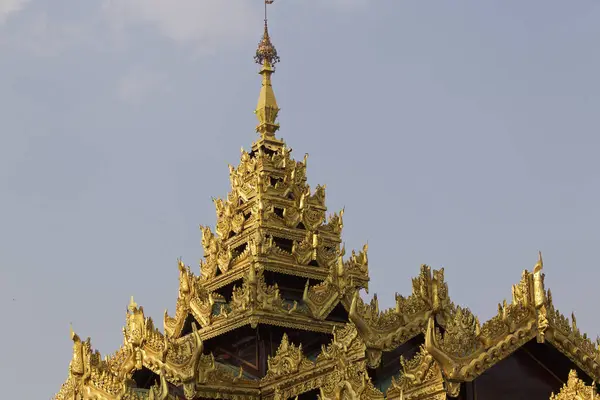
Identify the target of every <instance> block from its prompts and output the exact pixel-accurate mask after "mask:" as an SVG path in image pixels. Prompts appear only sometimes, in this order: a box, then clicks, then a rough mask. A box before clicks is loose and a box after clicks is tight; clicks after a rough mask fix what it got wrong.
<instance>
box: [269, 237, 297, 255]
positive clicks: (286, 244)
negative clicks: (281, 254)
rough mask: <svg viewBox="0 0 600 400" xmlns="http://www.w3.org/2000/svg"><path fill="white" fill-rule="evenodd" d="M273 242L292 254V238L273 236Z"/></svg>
mask: <svg viewBox="0 0 600 400" xmlns="http://www.w3.org/2000/svg"><path fill="white" fill-rule="evenodd" d="M273 243H275V246H277V247H279V248H280V249H281V250H284V251H287V252H288V253H290V254H291V253H292V247H293V245H294V242H293V241H292V240H290V239H284V238H279V237H275V236H273Z"/></svg>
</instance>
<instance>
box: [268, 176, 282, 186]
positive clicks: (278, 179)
mask: <svg viewBox="0 0 600 400" xmlns="http://www.w3.org/2000/svg"><path fill="white" fill-rule="evenodd" d="M269 179H270V181H269V182H270V183H271V186H273V187H275V186H276V185H277V184H278V183H281V182H283V179H282V178H276V177H274V176H270V177H269Z"/></svg>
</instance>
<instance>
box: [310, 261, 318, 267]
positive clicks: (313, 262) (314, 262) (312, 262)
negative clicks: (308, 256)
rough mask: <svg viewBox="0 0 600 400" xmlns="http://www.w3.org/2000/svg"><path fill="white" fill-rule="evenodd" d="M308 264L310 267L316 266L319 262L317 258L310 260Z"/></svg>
mask: <svg viewBox="0 0 600 400" xmlns="http://www.w3.org/2000/svg"><path fill="white" fill-rule="evenodd" d="M308 265H310V266H311V267H318V266H319V263H318V262H317V260H310V262H309V263H308Z"/></svg>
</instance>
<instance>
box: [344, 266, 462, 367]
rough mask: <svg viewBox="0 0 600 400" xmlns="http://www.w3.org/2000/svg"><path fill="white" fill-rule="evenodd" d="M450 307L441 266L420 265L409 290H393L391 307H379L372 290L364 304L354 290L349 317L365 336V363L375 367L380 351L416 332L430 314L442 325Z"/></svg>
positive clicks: (403, 341) (399, 343) (410, 336)
mask: <svg viewBox="0 0 600 400" xmlns="http://www.w3.org/2000/svg"><path fill="white" fill-rule="evenodd" d="M453 308H454V305H453V304H452V302H451V301H450V297H449V295H448V284H447V283H446V282H445V280H444V269H443V268H441V269H439V270H432V269H431V268H430V267H429V266H427V265H421V269H420V273H419V275H418V276H417V277H416V278H413V280H412V294H411V295H410V296H408V297H404V296H401V295H399V294H398V293H396V305H395V307H392V308H390V309H387V310H384V311H379V305H378V300H377V295H376V294H375V295H374V297H373V300H371V303H370V304H366V303H365V302H364V301H363V300H362V299H361V298H360V296H359V294H358V292H356V293H354V295H353V296H352V298H351V305H350V307H349V317H350V320H351V321H352V322H353V323H354V324H355V325H356V327H357V329H358V331H359V332H360V334H361V337H362V338H363V340H365V343H366V345H367V348H368V351H367V354H368V360H369V366H370V367H371V368H375V367H376V366H377V365H379V362H380V360H381V355H382V352H383V351H391V350H393V349H395V348H396V347H398V346H399V345H401V344H402V343H405V342H406V341H408V340H410V339H412V338H414V337H415V336H417V335H419V334H420V333H421V332H423V331H424V330H425V328H426V326H427V323H428V320H429V319H430V318H434V317H435V319H436V320H437V321H438V323H440V324H441V325H442V326H444V325H445V321H446V320H447V319H448V316H449V315H450V314H451V312H452V310H453Z"/></svg>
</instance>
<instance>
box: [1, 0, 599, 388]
mask: <svg viewBox="0 0 600 400" xmlns="http://www.w3.org/2000/svg"><path fill="white" fill-rule="evenodd" d="M367 4H369V6H367ZM271 8H272V10H271V11H272V12H271V16H272V18H271V24H270V26H271V33H272V37H273V41H274V43H275V45H276V46H277V48H278V50H279V52H280V55H281V58H282V62H281V64H280V66H279V68H278V71H277V73H276V75H275V76H274V87H275V92H276V95H277V98H278V102H279V105H280V107H281V108H282V111H281V113H280V122H281V126H282V129H281V131H280V132H281V135H282V136H283V138H284V139H286V141H287V142H288V144H289V145H290V146H291V147H292V148H293V149H294V154H295V155H296V157H298V158H300V157H302V155H303V154H304V153H305V152H308V153H310V158H309V164H308V165H309V170H308V174H309V182H310V183H311V184H312V185H313V186H315V185H316V184H317V183H321V184H326V185H327V195H328V200H327V201H328V205H329V209H330V211H337V210H339V209H341V208H342V207H343V206H345V207H346V213H345V215H344V217H345V228H344V239H345V241H346V244H347V247H348V248H360V247H361V246H362V244H363V243H364V242H366V241H368V242H369V249H370V251H369V258H370V270H371V277H372V283H371V289H372V290H371V293H373V292H377V293H378V295H379V298H380V303H381V305H382V306H391V305H392V302H393V299H394V292H396V291H399V292H401V293H403V294H409V293H410V286H411V278H412V277H414V276H415V275H417V274H418V272H419V265H420V264H421V263H427V264H430V265H432V266H433V267H435V268H438V267H441V266H443V267H445V268H446V278H447V281H448V282H449V286H450V294H451V297H452V299H453V300H454V301H455V302H457V303H459V304H462V305H467V306H469V307H470V308H471V309H472V310H473V311H474V312H475V313H476V314H477V315H479V316H480V318H481V319H482V320H485V319H488V318H489V317H491V316H492V315H493V314H494V313H495V312H496V309H497V303H498V302H500V301H502V300H503V299H504V298H508V297H510V293H511V290H510V288H511V285H512V284H513V283H516V282H518V281H519V279H520V275H521V270H522V269H524V268H529V269H530V268H532V267H533V265H534V263H535V261H536V258H537V251H538V250H542V251H543V253H544V261H545V271H546V284H547V286H548V287H549V288H551V289H552V291H553V295H554V299H555V302H556V303H557V305H558V307H559V308H560V309H561V310H562V311H563V313H565V314H570V313H571V311H572V310H576V315H577V316H578V325H579V326H580V327H581V328H582V329H583V330H584V331H586V332H588V334H590V335H591V336H592V337H596V334H598V333H600V322H599V321H600V320H599V319H598V312H597V308H596V307H597V306H598V304H599V303H600V302H599V300H600V298H599V297H600V296H599V295H598V289H597V287H598V283H599V282H600V271H599V269H600V264H599V263H598V260H597V256H596V249H597V248H598V247H599V246H600V233H599V232H598V226H600V212H599V211H598V210H599V207H598V204H600V185H599V175H598V171H599V170H600V159H599V157H598V148H599V147H600V139H599V138H598V134H599V127H600V121H599V119H600V112H599V104H600V78H599V77H598V74H599V71H600V50H599V49H600V47H599V45H598V43H599V39H600V3H598V2H597V1H592V0H590V1H585V0H578V1H572V2H565V1H552V0H544V1H541V0H540V1H533V0H529V1H505V0H503V1H471V2H467V1H459V0H454V1H445V2H441V1H439V2H434V1H429V2H426V1H400V0H370V1H366V0H365V1H362V0H353V1H349V0H315V1H306V0H279V1H276V3H275V4H274V5H273V6H272V7H271ZM261 13H262V2H261V0H168V1H167V0H105V1H101V0H87V1H72V0H68V1H67V0H29V1H23V0H0V21H1V22H0V54H1V55H0V109H1V110H2V112H1V114H0V115H1V120H2V133H1V134H0V188H1V189H2V191H1V195H0V268H1V269H0V315H1V316H2V319H3V321H4V323H3V324H2V325H3V326H2V329H1V332H2V333H1V334H0V335H1V339H2V341H1V342H2V343H3V344H4V347H5V349H4V351H3V354H2V355H1V356H0V387H2V388H4V394H5V396H6V397H10V398H15V399H37V398H49V397H50V396H51V395H52V394H53V393H55V392H56V391H57V390H58V389H59V387H60V385H61V383H62V382H63V380H64V379H65V378H66V376H67V368H68V363H69V360H70V358H71V341H70V339H69V336H68V333H69V322H72V323H73V326H74V328H75V330H76V331H77V332H78V333H79V334H80V335H81V336H83V337H87V336H91V337H92V343H93V345H94V347H96V348H97V349H99V350H100V351H101V353H102V354H108V353H112V352H113V351H115V350H116V349H117V348H118V346H119V345H120V344H121V342H122V333H121V327H122V326H123V324H124V322H125V307H126V305H127V303H128V300H129V296H130V295H134V296H135V298H136V301H137V302H138V303H139V304H141V305H143V306H144V309H145V311H146V314H147V315H149V316H152V317H153V318H154V319H155V320H156V321H157V322H158V325H159V326H162V322H161V321H162V314H163V311H164V309H165V308H168V309H169V310H170V311H171V312H172V311H173V309H174V306H175V300H176V297H177V284H178V281H177V277H178V273H177V264H176V259H177V257H179V256H181V257H183V260H184V261H185V262H186V263H187V264H190V265H192V267H193V268H194V270H195V271H196V272H198V267H197V265H198V260H199V259H200V257H201V255H202V250H201V246H200V232H199V230H198V225H199V224H210V225H212V224H214V221H215V211H214V207H213V204H212V202H211V196H219V197H220V196H224V195H225V194H226V193H227V190H228V183H229V182H228V173H229V172H228V168H227V164H228V163H232V164H237V162H238V159H239V149H240V146H244V147H245V148H249V146H250V144H251V142H252V141H253V140H255V138H256V136H255V135H256V134H255V133H254V126H255V119H254V115H253V114H252V110H253V109H254V106H255V104H256V100H257V96H258V90H259V86H260V79H259V76H258V75H257V74H256V72H257V69H256V66H255V65H254V64H253V61H252V56H253V53H254V51H255V48H256V44H257V42H258V40H259V39H260V35H261V33H262V16H261ZM13 299H14V300H13ZM7 389H8V392H7V391H6V390H7Z"/></svg>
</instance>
